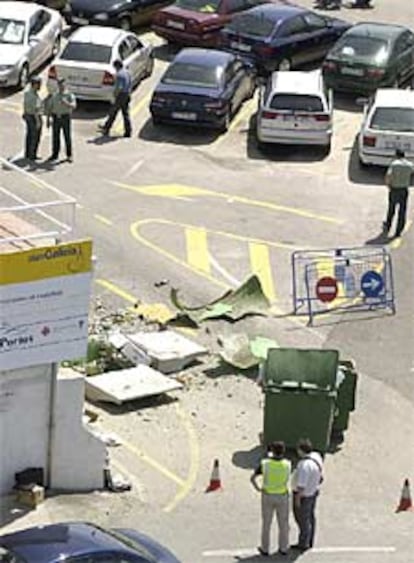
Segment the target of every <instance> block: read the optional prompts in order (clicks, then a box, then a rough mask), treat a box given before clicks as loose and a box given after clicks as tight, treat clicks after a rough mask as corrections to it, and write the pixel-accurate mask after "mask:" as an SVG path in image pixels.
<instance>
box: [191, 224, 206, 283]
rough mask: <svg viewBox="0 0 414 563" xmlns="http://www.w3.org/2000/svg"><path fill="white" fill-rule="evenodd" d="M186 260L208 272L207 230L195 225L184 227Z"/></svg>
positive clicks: (198, 268)
mask: <svg viewBox="0 0 414 563" xmlns="http://www.w3.org/2000/svg"><path fill="white" fill-rule="evenodd" d="M185 239H186V244H187V262H188V263H189V264H191V266H193V267H194V268H196V269H197V270H201V271H203V272H207V273H209V272H210V257H209V253H208V244H207V232H206V230H205V229H200V228H197V227H185Z"/></svg>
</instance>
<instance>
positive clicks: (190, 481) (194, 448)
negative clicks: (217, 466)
mask: <svg viewBox="0 0 414 563" xmlns="http://www.w3.org/2000/svg"><path fill="white" fill-rule="evenodd" d="M176 411H177V415H178V417H179V418H180V419H181V422H182V424H183V426H184V428H185V430H186V432H187V436H188V443H189V446H190V468H189V470H188V475H187V478H186V480H185V482H184V483H183V485H181V489H180V490H179V491H178V493H177V494H176V495H175V497H174V498H173V500H172V501H171V502H170V503H169V504H167V506H165V507H164V508H163V510H164V512H171V511H172V510H174V508H175V507H176V506H177V504H178V503H179V502H181V501H182V500H183V499H184V498H185V497H186V496H187V495H188V494H189V493H190V492H191V489H192V488H193V486H194V484H195V482H196V480H197V474H198V470H199V466H200V446H199V444H198V439H197V433H196V431H195V429H194V426H193V424H192V422H191V419H190V418H189V417H188V416H187V414H186V413H185V412H184V411H183V409H182V408H181V406H180V405H178V404H177V405H176Z"/></svg>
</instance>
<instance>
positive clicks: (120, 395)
mask: <svg viewBox="0 0 414 563" xmlns="http://www.w3.org/2000/svg"><path fill="white" fill-rule="evenodd" d="M85 384H86V388H85V390H86V397H87V398H88V399H90V400H91V401H104V402H108V403H115V404H116V405H121V404H122V403H124V402H125V401H133V400H135V399H141V398H143V397H151V396H152V395H160V394H161V393H167V392H168V391H174V390H175V389H180V388H181V387H182V384H181V383H179V382H178V381H176V380H175V379H171V378H170V377H166V376H165V375H163V374H162V373H160V372H159V371H156V370H155V369H152V368H150V367H149V366H145V365H139V366H137V367H134V368H129V369H122V370H118V371H110V372H107V373H103V374H102V375H95V376H93V377H87V378H86V382H85Z"/></svg>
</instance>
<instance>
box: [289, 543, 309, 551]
mask: <svg viewBox="0 0 414 563" xmlns="http://www.w3.org/2000/svg"><path fill="white" fill-rule="evenodd" d="M290 548H291V549H295V550H296V551H307V550H308V549H309V547H305V546H303V545H300V544H298V543H295V544H294V545H291V546H290Z"/></svg>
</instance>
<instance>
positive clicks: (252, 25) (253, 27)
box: [227, 14, 275, 37]
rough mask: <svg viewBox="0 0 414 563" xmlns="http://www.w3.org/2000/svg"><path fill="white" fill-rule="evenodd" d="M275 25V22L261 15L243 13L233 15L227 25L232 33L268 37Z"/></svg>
mask: <svg viewBox="0 0 414 563" xmlns="http://www.w3.org/2000/svg"><path fill="white" fill-rule="evenodd" d="M274 27H275V22H274V21H272V20H267V19H266V18H265V17H264V16H263V15H261V14H260V15H259V14H258V15H254V14H243V15H240V16H238V17H235V18H234V19H233V21H232V22H231V23H230V24H229V25H228V26H227V29H230V30H231V31H233V32H234V33H244V34H246V35H255V36H256V37H269V36H270V35H271V34H272V31H273V29H274Z"/></svg>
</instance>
